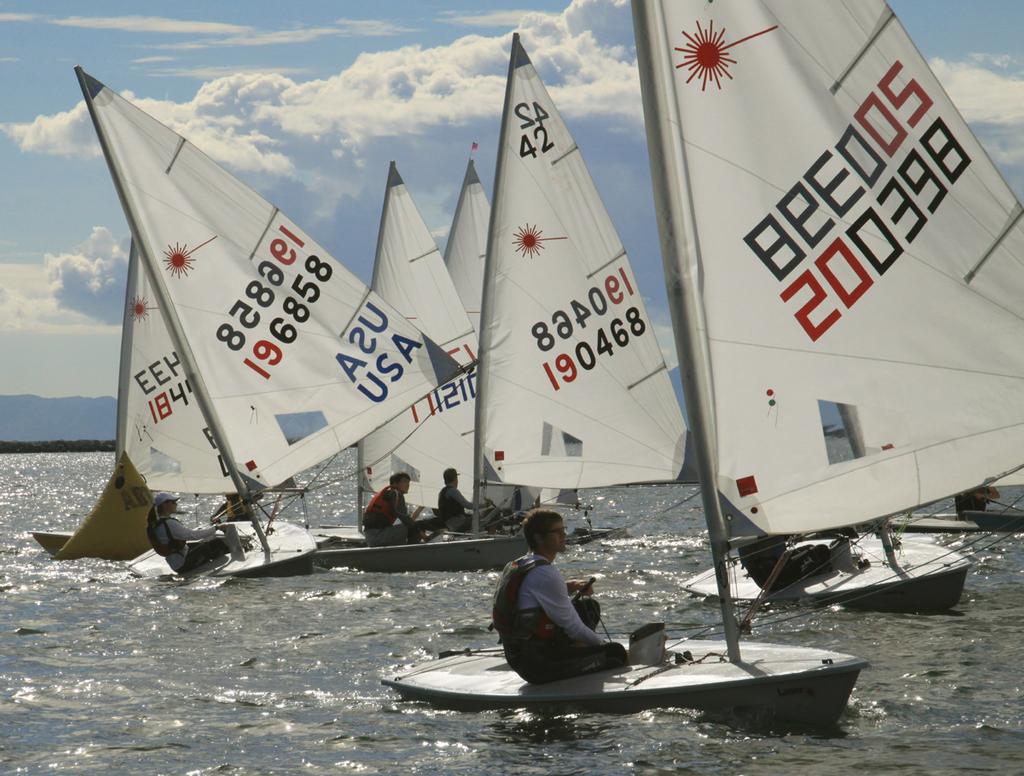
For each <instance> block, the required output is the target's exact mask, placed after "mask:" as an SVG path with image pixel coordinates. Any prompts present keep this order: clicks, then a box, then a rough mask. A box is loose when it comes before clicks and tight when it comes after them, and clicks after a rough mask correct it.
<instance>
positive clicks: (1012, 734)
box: [0, 454, 1024, 774]
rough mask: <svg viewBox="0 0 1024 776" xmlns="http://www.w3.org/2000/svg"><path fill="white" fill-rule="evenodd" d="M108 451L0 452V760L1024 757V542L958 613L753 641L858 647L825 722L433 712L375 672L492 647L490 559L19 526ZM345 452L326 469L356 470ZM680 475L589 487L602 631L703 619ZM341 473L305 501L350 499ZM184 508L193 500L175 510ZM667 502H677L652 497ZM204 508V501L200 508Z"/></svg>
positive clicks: (348, 507) (936, 767) (515, 764)
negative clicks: (248, 546)
mask: <svg viewBox="0 0 1024 776" xmlns="http://www.w3.org/2000/svg"><path fill="white" fill-rule="evenodd" d="M112 464H113V459H112V456H110V455H108V454H67V455H60V454H48V455H3V456H0V525H2V526H3V529H4V530H3V532H2V535H0V596H2V604H0V773H26V774H34V773H43V772H46V773H54V772H56V773H74V774H94V773H97V774H111V773H204V774H205V773H228V774H265V773H303V774H319V773H339V772H352V773H367V774H375V773H384V774H388V773H395V772H398V771H402V772H404V773H409V774H449V773H452V774H460V773H466V774H476V773H492V774H496V773H505V772H508V773H514V774H534V773H537V774H549V773H558V774H577V773H578V774H600V773H608V774H612V773H614V774H619V773H644V774H658V773H692V774H700V773H715V774H718V773H746V774H752V773H780V774H781V773H792V772H794V771H797V770H798V769H805V770H806V771H807V772H815V773H817V772H823V771H826V769H827V770H828V771H839V770H840V769H842V770H846V771H848V770H851V769H855V768H856V769H860V770H864V771H870V772H876V773H930V774H946V773H949V774H952V773H963V772H965V771H966V772H982V773H984V772H990V771H992V772H1006V771H1007V770H1009V771H1011V772H1013V771H1016V770H1018V769H1019V768H1020V762H1021V761H1022V760H1024V725H1022V721H1021V716H1022V710H1024V707H1022V704H1021V685H1022V681H1024V680H1022V679H1021V675H1022V672H1021V670H1020V666H1021V664H1022V663H1024V617H1022V614H1024V592H1022V585H1021V582H1022V581H1024V580H1022V568H1024V563H1022V561H1024V551H1022V545H1021V540H1019V539H1010V540H1008V541H1006V542H1003V543H1001V544H999V545H996V546H995V547H992V548H989V549H986V550H983V551H982V552H981V553H980V554H979V555H978V557H977V558H976V565H975V567H974V569H973V571H972V573H971V574H970V576H969V577H968V582H967V590H966V592H965V595H964V598H963V600H962V601H961V603H960V605H959V606H958V607H957V609H956V611H955V612H953V613H951V614H947V615H935V616H912V615H892V614H875V613H858V612H849V611H844V610H841V609H823V610H817V611H813V612H810V613H808V614H807V616H805V617H801V618H799V619H793V620H789V621H785V622H779V623H776V624H769V625H761V626H758V625H756V624H755V633H754V635H755V637H756V638H758V639H759V640H762V641H776V642H788V643H793V644H800V645H805V646H821V647H830V648H834V649H839V650H841V651H845V652H848V653H851V654H855V655H859V656H861V657H866V658H868V659H869V660H870V661H871V662H872V667H871V668H870V669H869V670H867V671H865V672H864V673H862V674H861V678H860V680H859V682H858V684H857V686H856V688H855V689H854V693H853V697H852V699H851V702H850V705H849V708H848V709H847V711H846V712H845V713H844V715H843V716H842V718H841V719H840V721H839V725H838V726H837V727H836V728H834V729H828V730H802V731H801V730H771V729H763V728H758V727H756V726H752V725H750V724H743V723H740V722H739V721H737V720H727V719H715V718H707V717H704V716H702V715H700V714H698V713H695V712H691V711H685V710H659V711H652V712H648V713H644V714H634V715H628V716H616V715H602V714H571V715H558V716H552V715H546V716H545V715H536V714H527V713H514V712H512V713H502V712H486V713H477V714H466V713H456V712H447V711H438V710H434V709H430V708H428V707H424V706H419V705H414V704H408V703H402V702H399V701H398V700H397V698H396V697H395V696H393V695H392V694H391V693H390V692H389V691H387V690H385V689H384V688H382V687H381V686H380V679H381V677H382V676H384V675H385V674H388V673H390V672H392V671H395V670H396V669H400V668H402V667H404V666H408V665H411V664H414V663H418V662H421V661H423V660H425V659H428V658H429V657H431V656H432V655H434V654H436V653H437V651H438V650H442V649H449V648H453V647H462V646H465V645H479V646H483V645H490V644H492V643H493V640H494V639H493V636H491V635H490V634H488V633H487V631H486V624H487V620H488V614H489V612H488V609H489V598H490V595H491V592H492V589H493V585H494V581H495V578H496V575H495V574H493V573H490V574H484V573H467V574H441V573H417V574H398V575H379V574H362V573H358V572H351V571H346V570H339V569H336V570H331V571H323V572H319V573H317V574H314V575H312V576H308V577H298V578H291V579H268V580H236V581H223V582H214V581H204V580H198V581H193V582H189V583H181V582H173V581H144V580H139V579H135V578H133V577H131V576H130V575H129V574H128V573H127V572H126V571H125V567H124V565H123V564H121V563H111V562H104V561H95V560H83V561H74V562H63V563H59V562H54V561H51V560H50V559H49V558H48V556H46V554H45V553H44V552H43V551H42V550H41V549H40V548H38V547H37V546H36V544H35V542H34V541H33V540H32V539H31V538H30V537H29V536H27V534H26V532H27V531H29V530H30V529H40V528H52V529H58V530H59V529H64V530H72V529H73V528H74V527H75V526H76V525H77V524H78V522H79V521H80V519H81V517H82V515H84V514H85V513H86V512H88V510H89V509H90V508H91V506H92V504H93V502H94V500H95V498H96V496H97V495H98V493H99V491H100V490H101V488H102V486H103V484H104V483H105V482H106V479H107V477H108V476H109V474H110V470H111V467H112ZM352 466H353V461H351V460H349V459H346V460H344V461H341V462H339V463H338V465H336V466H335V467H334V468H333V469H332V472H331V473H330V477H331V478H334V477H337V476H339V475H340V474H341V473H342V472H345V471H350V470H351V469H352ZM691 492H692V490H691V489H689V488H678V489H676V488H635V489H622V488H619V489H609V490H605V491H600V492H596V493H594V494H592V496H593V500H594V503H595V504H596V506H597V508H596V511H595V514H594V517H595V524H600V525H620V524H626V525H628V526H629V532H630V537H629V538H626V539H622V540H616V541H611V542H606V543H604V544H601V545H596V546H595V545H590V546H587V547H583V548H577V549H576V550H574V551H572V552H571V553H569V554H568V555H567V556H566V557H565V558H564V560H560V561H559V563H560V565H561V566H562V567H563V570H564V571H565V573H566V575H567V576H588V575H590V574H591V573H594V574H597V575H598V576H599V577H600V579H599V582H598V586H597V592H598V595H599V598H600V600H601V602H602V605H603V607H604V611H605V614H606V617H607V621H608V623H609V626H608V627H609V628H610V629H611V630H612V632H613V634H615V633H617V632H625V631H627V630H629V629H631V628H632V627H634V626H636V625H639V624H642V623H644V622H647V621H665V622H668V623H669V626H670V628H671V629H672V632H681V631H683V630H694V629H698V628H700V627H702V626H713V625H715V623H717V622H718V610H717V607H716V606H714V605H710V604H706V603H702V602H700V601H697V600H695V599H691V598H686V597H684V596H681V595H680V594H679V593H678V592H677V591H678V585H679V582H680V580H681V579H683V578H685V577H687V576H689V575H692V574H693V573H695V572H697V571H699V570H701V569H703V568H704V567H706V565H707V562H708V552H707V549H706V545H705V538H706V537H705V534H704V532H703V530H702V520H703V518H702V516H701V514H700V510H699V505H698V503H697V502H698V499H693V500H691V501H689V502H687V503H685V504H683V505H681V506H677V507H675V508H671V509H668V508H669V507H671V506H672V505H673V504H675V503H676V502H678V501H679V500H680V499H682V498H683V497H685V496H686V495H687V494H689V493H691ZM353 502H354V493H353V490H352V487H351V485H350V484H348V483H347V482H337V483H335V484H333V485H332V486H331V487H328V488H325V489H323V490H320V491H317V492H316V493H314V494H312V495H311V496H310V498H309V512H310V518H311V520H312V521H313V522H314V523H315V521H316V520H317V519H324V520H325V521H326V520H329V519H336V518H338V517H348V518H349V519H350V516H351V514H352V508H353ZM187 506H188V504H187V503H183V508H186V507H187ZM666 509H668V511H666ZM197 520H198V518H197Z"/></svg>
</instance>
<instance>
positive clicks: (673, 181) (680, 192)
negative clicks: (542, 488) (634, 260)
mask: <svg viewBox="0 0 1024 776" xmlns="http://www.w3.org/2000/svg"><path fill="white" fill-rule="evenodd" d="M633 28H634V34H635V36H636V51H637V65H638V67H639V69H640V86H641V90H642V92H643V102H644V115H645V118H646V120H645V122H644V123H645V125H646V127H647V146H648V153H649V155H650V162H651V179H652V183H653V187H654V202H655V212H656V216H657V219H658V233H659V235H660V237H661V255H662V261H663V264H664V271H665V283H666V287H667V288H666V290H667V292H668V301H669V308H670V309H671V313H672V328H673V331H674V332H675V340H676V350H677V352H678V354H679V364H680V369H679V372H680V375H681V377H682V383H683V395H684V400H685V401H686V411H687V418H688V421H689V424H690V430H691V432H692V434H693V437H694V441H695V452H696V459H697V471H698V476H699V477H700V483H701V497H702V500H703V507H704V516H705V519H706V520H707V524H708V533H709V535H710V539H711V555H712V561H713V564H714V568H715V579H716V581H717V584H718V597H719V601H720V602H721V607H722V620H723V624H724V626H725V638H726V642H727V644H728V651H729V660H730V661H732V662H738V661H739V660H740V648H739V627H738V626H737V623H736V617H735V615H734V613H733V602H732V596H731V594H730V591H729V574H728V567H727V564H726V553H727V551H728V545H729V529H728V526H727V524H726V522H725V517H724V515H723V514H722V506H721V502H720V500H719V494H718V484H717V483H718V472H717V468H718V467H717V455H716V447H717V444H716V439H715V426H714V409H713V397H712V395H711V391H710V388H711V384H712V383H711V379H712V378H711V359H710V354H709V352H708V343H707V336H706V332H707V328H706V325H705V322H704V311H703V308H702V306H701V303H700V297H699V293H698V292H699V284H700V277H699V274H698V270H697V266H698V261H697V260H699V258H700V242H699V239H698V235H697V232H696V229H695V226H694V223H695V219H694V213H693V196H692V192H691V190H690V185H689V172H688V170H687V166H686V150H685V149H684V147H683V143H682V138H681V137H680V134H679V128H680V126H681V122H680V120H679V116H678V109H677V105H676V101H675V98H674V91H673V85H672V81H671V76H672V74H671V72H669V73H667V74H666V70H665V68H664V67H663V64H664V63H667V62H669V61H670V58H669V47H668V42H667V41H666V39H665V21H664V18H663V16H662V8H661V3H660V2H658V1H656V0H651V1H650V2H649V1H648V0H633ZM652 117H653V118H654V120H651V119H652ZM680 184H682V185H680Z"/></svg>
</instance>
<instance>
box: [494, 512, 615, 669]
mask: <svg viewBox="0 0 1024 776" xmlns="http://www.w3.org/2000/svg"><path fill="white" fill-rule="evenodd" d="M523 534H524V535H525V537H526V542H527V544H529V545H530V550H531V552H530V553H529V554H527V555H524V556H523V557H522V558H518V559H516V560H514V561H512V562H511V563H509V564H508V565H507V566H505V569H504V570H503V571H502V574H501V578H500V579H499V580H498V587H497V590H496V591H495V595H494V608H493V610H492V619H493V622H494V627H495V629H497V631H498V634H499V635H500V636H501V643H502V646H503V647H504V650H505V659H506V660H507V661H508V664H509V665H510V666H511V667H512V668H513V669H514V670H515V671H516V673H518V674H519V675H520V676H521V677H523V679H525V680H526V681H528V682H530V683H531V684H541V683H544V682H553V681H555V680H557V679H565V678H567V677H570V676H578V675H580V674H587V673H591V672H593V671H600V670H602V669H605V668H617V667H619V666H622V665H625V664H626V663H627V662H628V659H627V656H626V650H625V648H624V647H623V646H622V645H621V644H616V643H615V642H606V641H604V640H602V639H601V638H600V637H599V636H598V635H597V634H596V633H595V632H594V627H596V625H597V623H598V620H600V616H601V615H600V607H599V606H598V605H597V602H596V601H594V600H593V599H582V600H577V601H573V600H572V599H570V598H569V596H570V594H573V593H581V594H586V593H587V592H588V591H589V588H590V587H591V585H592V580H570V581H569V582H566V581H565V579H563V577H562V575H561V573H560V572H559V571H558V569H556V568H555V566H554V560H555V557H556V556H557V555H558V553H560V552H564V551H565V526H564V525H563V523H562V516H561V515H559V514H558V513H557V512H553V511H551V510H547V509H534V510H532V511H531V512H529V513H528V514H527V515H526V518H525V519H524V520H523ZM581 614H582V616H581Z"/></svg>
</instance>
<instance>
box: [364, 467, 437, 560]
mask: <svg viewBox="0 0 1024 776" xmlns="http://www.w3.org/2000/svg"><path fill="white" fill-rule="evenodd" d="M411 482H412V478H411V477H410V476H409V475H408V474H406V473H405V472H395V473H394V474H392V475H391V479H390V481H389V483H390V484H389V485H388V486H387V487H386V488H383V489H382V490H381V491H380V492H379V493H377V494H376V495H375V496H374V497H373V498H372V499H370V503H369V504H367V505H366V511H365V512H364V513H363V530H364V532H365V534H366V544H367V546H369V547H389V546H391V545H394V544H407V543H409V542H413V543H415V542H418V541H420V540H421V538H422V534H421V530H420V527H419V526H417V525H416V518H417V517H418V516H419V513H420V512H421V511H422V510H423V507H416V511H415V512H413V513H412V515H410V514H409V507H408V506H406V504H405V494H406V493H408V492H409V484H410V483H411Z"/></svg>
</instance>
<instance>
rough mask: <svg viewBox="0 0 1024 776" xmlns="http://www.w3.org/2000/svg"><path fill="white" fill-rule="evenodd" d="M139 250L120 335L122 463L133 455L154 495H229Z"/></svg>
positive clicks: (130, 265) (132, 267)
mask: <svg viewBox="0 0 1024 776" xmlns="http://www.w3.org/2000/svg"><path fill="white" fill-rule="evenodd" d="M147 274H148V273H147V272H146V268H145V267H144V266H143V265H142V264H141V262H140V260H139V254H138V251H137V250H136V249H135V244H134V242H133V243H132V247H131V253H130V256H129V260H128V285H127V294H126V298H125V311H124V322H123V325H122V330H121V372H120V382H119V385H118V394H117V404H118V429H117V446H118V457H120V454H121V453H122V452H127V453H128V456H129V458H130V459H131V461H132V463H133V464H135V468H136V469H137V470H138V472H139V474H141V475H142V476H143V477H144V478H145V480H146V484H147V485H148V486H149V487H150V488H151V489H153V490H173V491H182V492H186V493H227V492H230V491H231V490H233V487H234V486H233V485H232V483H231V479H230V476H229V473H228V470H227V468H226V467H225V466H224V463H223V462H222V461H221V459H220V456H219V455H218V452H217V446H216V444H215V443H214V441H213V436H212V435H211V433H210V429H209V427H208V426H207V423H206V420H205V419H204V418H203V413H202V412H201V411H200V410H199V404H198V402H197V401H196V397H195V395H194V394H193V392H192V385H191V384H190V383H189V381H188V379H187V378H186V377H185V366H184V364H183V362H182V360H181V357H180V356H179V355H178V352H177V351H176V350H175V348H174V345H173V343H172V342H171V336H170V334H169V333H168V331H167V324H166V323H165V322H164V318H163V313H162V312H161V311H160V306H159V305H158V304H157V301H156V294H155V293H154V292H153V288H152V285H151V284H150V282H149V278H148V277H147Z"/></svg>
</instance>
